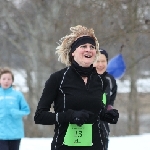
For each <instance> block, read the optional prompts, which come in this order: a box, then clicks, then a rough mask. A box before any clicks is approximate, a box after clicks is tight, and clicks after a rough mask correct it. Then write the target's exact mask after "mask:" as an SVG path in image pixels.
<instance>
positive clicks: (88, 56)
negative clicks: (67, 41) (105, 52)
mask: <svg viewBox="0 0 150 150" xmlns="http://www.w3.org/2000/svg"><path fill="white" fill-rule="evenodd" d="M84 57H85V58H91V57H92V56H90V55H84Z"/></svg>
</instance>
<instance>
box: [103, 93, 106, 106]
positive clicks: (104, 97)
mask: <svg viewBox="0 0 150 150" xmlns="http://www.w3.org/2000/svg"><path fill="white" fill-rule="evenodd" d="M102 101H103V104H104V105H106V93H104V94H103V100H102Z"/></svg>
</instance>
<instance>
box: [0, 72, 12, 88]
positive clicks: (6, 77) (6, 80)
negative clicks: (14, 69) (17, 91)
mask: <svg viewBox="0 0 150 150" xmlns="http://www.w3.org/2000/svg"><path fill="white" fill-rule="evenodd" d="M12 83H13V80H12V75H11V74H10V73H6V74H2V75H1V77H0V85H1V87H2V88H3V89H7V88H9V87H10V86H11V85H12Z"/></svg>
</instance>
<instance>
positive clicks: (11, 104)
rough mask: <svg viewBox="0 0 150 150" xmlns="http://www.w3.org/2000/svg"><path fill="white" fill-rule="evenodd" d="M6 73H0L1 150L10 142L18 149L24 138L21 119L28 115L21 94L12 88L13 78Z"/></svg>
mask: <svg viewBox="0 0 150 150" xmlns="http://www.w3.org/2000/svg"><path fill="white" fill-rule="evenodd" d="M5 71H6V72H5ZM7 71H8V70H3V72H1V73H0V147H2V149H3V150H5V149H7V148H8V147H10V143H12V141H13V142H14V141H15V143H17V145H18V146H17V147H19V144H20V140H21V138H22V137H24V125H23V120H22V118H23V116H25V115H28V114H29V113H30V109H29V105H28V104H27V102H26V100H25V98H24V96H23V94H22V93H21V92H20V91H17V90H15V89H14V88H12V81H13V76H12V75H11V73H10V72H7ZM3 73H4V74H3ZM11 76H12V81H11ZM6 145H7V146H6ZM14 145H16V144H14ZM11 147H12V145H11ZM14 147H15V148H14V149H13V150H18V148H16V146H14ZM8 150H9V148H8Z"/></svg>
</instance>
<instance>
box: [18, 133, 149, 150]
mask: <svg viewBox="0 0 150 150" xmlns="http://www.w3.org/2000/svg"><path fill="white" fill-rule="evenodd" d="M149 140H150V134H143V135H139V136H124V137H110V142H109V149H108V150H150V143H149ZM51 141H52V138H24V139H22V142H21V145H20V150H50V149H51V148H50V147H51Z"/></svg>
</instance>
